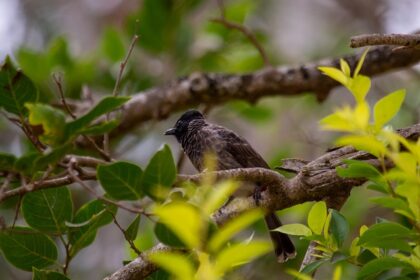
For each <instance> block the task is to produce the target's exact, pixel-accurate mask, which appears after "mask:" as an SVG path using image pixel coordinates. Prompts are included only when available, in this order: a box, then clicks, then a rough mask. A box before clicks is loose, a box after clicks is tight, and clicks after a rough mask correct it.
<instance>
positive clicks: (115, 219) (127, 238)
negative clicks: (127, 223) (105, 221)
mask: <svg viewBox="0 0 420 280" xmlns="http://www.w3.org/2000/svg"><path fill="white" fill-rule="evenodd" d="M108 213H109V214H111V216H112V218H113V219H114V224H115V225H116V226H117V228H118V229H119V230H120V231H121V232H122V234H123V235H124V238H125V240H127V242H128V244H130V247H131V249H133V251H134V252H136V254H137V255H140V254H141V252H140V250H139V249H138V248H137V247H136V245H135V244H134V242H133V241H132V240H131V239H130V238H129V237H128V235H127V232H126V231H125V229H123V228H122V226H121V225H120V224H119V223H118V221H117V217H115V214H114V213H112V211H109V210H108Z"/></svg>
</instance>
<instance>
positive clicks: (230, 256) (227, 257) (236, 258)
mask: <svg viewBox="0 0 420 280" xmlns="http://www.w3.org/2000/svg"><path fill="white" fill-rule="evenodd" d="M271 248H272V246H271V244H270V242H267V241H252V242H250V243H248V244H244V243H240V244H234V245H232V246H228V247H225V248H224V249H223V250H222V251H221V252H220V253H219V254H218V255H217V257H216V260H215V269H216V271H218V272H219V273H220V274H223V273H224V272H225V271H227V270H229V269H230V268H232V267H234V266H238V265H242V264H244V263H247V262H250V261H251V260H253V259H255V258H257V257H259V256H261V255H263V254H266V253H267V252H269V251H271Z"/></svg>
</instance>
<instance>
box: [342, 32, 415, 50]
mask: <svg viewBox="0 0 420 280" xmlns="http://www.w3.org/2000/svg"><path fill="white" fill-rule="evenodd" d="M377 45H394V46H402V47H412V48H420V34H363V35H358V36H353V37H351V39H350V47H351V48H360V47H365V46H377Z"/></svg>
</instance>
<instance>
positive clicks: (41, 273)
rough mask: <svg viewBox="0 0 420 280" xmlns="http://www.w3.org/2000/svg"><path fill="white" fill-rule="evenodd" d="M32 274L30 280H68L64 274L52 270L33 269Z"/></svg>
mask: <svg viewBox="0 0 420 280" xmlns="http://www.w3.org/2000/svg"><path fill="white" fill-rule="evenodd" d="M32 272H33V277H32V280H70V279H69V278H67V277H66V276H65V275H64V274H61V273H58V272H55V271H52V270H40V269H37V268H35V267H34V268H33V269H32Z"/></svg>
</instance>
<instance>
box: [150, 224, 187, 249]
mask: <svg viewBox="0 0 420 280" xmlns="http://www.w3.org/2000/svg"><path fill="white" fill-rule="evenodd" d="M154 232H155V235H156V238H157V239H159V241H160V242H162V243H163V244H166V245H168V246H171V247H175V248H187V247H188V246H187V245H186V244H185V242H182V240H181V239H179V237H178V235H176V234H175V233H174V232H173V231H172V230H171V229H170V228H169V227H168V226H166V225H165V224H163V223H159V222H157V223H156V224H155V228H154Z"/></svg>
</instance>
